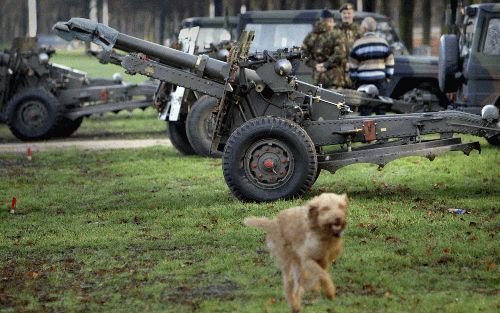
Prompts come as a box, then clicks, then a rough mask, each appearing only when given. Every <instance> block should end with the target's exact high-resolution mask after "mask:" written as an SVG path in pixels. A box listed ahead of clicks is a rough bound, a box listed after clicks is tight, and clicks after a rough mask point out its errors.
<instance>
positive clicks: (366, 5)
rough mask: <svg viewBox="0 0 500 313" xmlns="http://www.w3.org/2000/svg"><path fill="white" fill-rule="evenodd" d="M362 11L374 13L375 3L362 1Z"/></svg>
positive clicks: (368, 0) (371, 0)
mask: <svg viewBox="0 0 500 313" xmlns="http://www.w3.org/2000/svg"><path fill="white" fill-rule="evenodd" d="M363 11H365V12H375V1H374V0H363Z"/></svg>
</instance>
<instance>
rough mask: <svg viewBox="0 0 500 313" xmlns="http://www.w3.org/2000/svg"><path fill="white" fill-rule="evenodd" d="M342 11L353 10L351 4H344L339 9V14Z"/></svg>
mask: <svg viewBox="0 0 500 313" xmlns="http://www.w3.org/2000/svg"><path fill="white" fill-rule="evenodd" d="M344 10H354V5H353V4H352V3H344V4H343V5H342V6H341V7H340V9H339V12H342V11H344Z"/></svg>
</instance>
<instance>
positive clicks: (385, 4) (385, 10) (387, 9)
mask: <svg viewBox="0 0 500 313" xmlns="http://www.w3.org/2000/svg"><path fill="white" fill-rule="evenodd" d="M382 14H384V15H385V16H387V17H388V18H391V16H392V12H391V1H389V0H382Z"/></svg>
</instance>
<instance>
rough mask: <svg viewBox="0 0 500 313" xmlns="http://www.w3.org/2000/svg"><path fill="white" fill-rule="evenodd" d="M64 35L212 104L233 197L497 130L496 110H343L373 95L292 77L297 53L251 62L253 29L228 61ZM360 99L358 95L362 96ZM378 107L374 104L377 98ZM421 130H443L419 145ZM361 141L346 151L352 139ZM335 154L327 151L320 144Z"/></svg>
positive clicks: (281, 193) (92, 34)
mask: <svg viewBox="0 0 500 313" xmlns="http://www.w3.org/2000/svg"><path fill="white" fill-rule="evenodd" d="M54 29H55V30H56V31H57V32H58V33H59V35H60V36H61V37H63V38H65V39H80V40H85V41H92V42H94V43H96V44H99V45H100V46H102V47H103V48H104V49H108V50H109V49H111V48H113V47H114V48H117V49H120V50H123V51H125V52H128V53H129V54H128V55H127V56H125V57H123V60H122V63H121V65H122V66H123V67H124V68H125V69H126V70H127V71H128V72H129V73H132V74H135V73H139V74H142V75H146V76H149V77H153V78H157V79H159V80H161V81H166V82H170V83H173V84H176V85H179V86H183V87H186V88H190V89H192V90H196V91H198V92H201V93H204V94H207V95H210V96H212V97H215V98H217V99H218V106H217V108H216V110H215V111H214V113H213V114H214V115H215V116H216V118H215V129H214V133H213V141H212V148H213V149H216V150H219V151H223V159H222V169H223V173H224V178H225V180H226V183H227V185H228V187H229V189H230V190H231V192H232V193H233V195H235V196H236V197H237V198H238V199H240V200H249V201H272V200H276V199H280V198H285V199H287V198H293V197H298V196H301V195H303V194H304V193H306V192H307V191H308V190H309V188H310V187H311V186H312V185H313V184H314V182H315V180H316V178H317V177H318V175H319V172H320V170H322V169H324V170H328V171H330V172H332V173H334V172H335V171H336V170H338V169H339V168H341V167H343V166H346V165H349V164H353V163H360V162H364V163H374V164H378V165H379V166H381V167H383V166H384V165H385V164H387V163H388V162H390V161H392V160H395V159H398V158H401V157H405V156H424V157H427V158H428V159H430V160H433V159H434V158H435V156H436V155H439V154H442V153H445V152H447V151H463V152H464V153H465V154H467V155H468V154H469V153H470V152H471V151H472V150H473V149H477V150H480V145H479V143H478V142H471V143H462V142H461V139H460V138H453V136H452V135H453V133H464V134H472V135H476V136H483V137H487V138H489V137H492V136H495V135H497V134H498V133H499V132H500V125H499V124H498V116H499V114H498V108H497V107H495V106H492V105H490V106H487V107H485V110H484V111H487V113H488V114H486V115H485V116H484V118H482V117H481V116H477V115H473V114H468V113H464V112H455V111H443V112H432V113H413V114H400V115H388V116H385V115H384V116H368V117H357V116H352V115H350V114H349V113H350V111H351V110H350V106H351V105H357V104H359V103H360V102H362V101H364V102H365V103H364V104H366V103H367V102H369V101H370V97H369V96H368V95H367V94H364V93H352V92H349V93H348V92H336V91H331V90H326V89H323V88H321V87H318V86H314V85H311V84H308V83H305V82H302V81H300V80H297V79H296V78H295V77H294V76H293V75H291V73H292V72H293V66H294V63H296V62H300V60H299V59H298V53H297V51H288V50H283V51H278V52H276V53H268V52H264V53H263V54H262V55H260V56H252V57H251V56H249V54H248V51H249V45H250V44H251V41H252V36H253V34H252V33H244V34H243V35H242V38H241V39H240V42H239V43H238V45H236V46H235V47H234V48H233V49H232V50H231V53H230V56H229V60H228V62H221V61H218V60H215V59H211V58H209V57H207V56H203V55H200V56H193V55H190V54H186V53H183V52H180V51H176V50H173V49H170V48H167V47H163V46H160V45H156V44H153V43H150V42H147V41H144V40H141V39H138V38H134V37H130V36H127V35H125V34H121V33H119V32H118V31H116V30H115V29H112V28H110V27H107V26H105V25H102V24H98V23H96V22H92V21H89V20H86V19H79V18H73V19H71V20H69V21H68V22H65V23H62V22H60V23H57V24H56V25H55V26H54ZM360 96H361V97H360ZM376 101H379V100H376ZM426 134H440V138H439V139H435V140H425V139H423V138H422V136H423V135H426ZM356 142H359V143H363V144H362V145H360V146H356V147H353V143H356ZM331 145H337V146H339V147H340V149H339V150H336V151H333V152H327V151H326V149H324V147H325V146H331Z"/></svg>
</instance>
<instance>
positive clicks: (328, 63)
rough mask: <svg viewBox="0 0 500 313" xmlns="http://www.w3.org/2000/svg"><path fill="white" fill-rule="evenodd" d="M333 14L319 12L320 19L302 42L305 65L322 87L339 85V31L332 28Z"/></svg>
mask: <svg viewBox="0 0 500 313" xmlns="http://www.w3.org/2000/svg"><path fill="white" fill-rule="evenodd" d="M334 25H335V22H334V20H333V14H332V13H331V12H330V11H328V10H323V11H322V12H321V20H320V21H318V22H317V23H316V25H315V26H314V30H313V31H312V32H310V33H309V34H308V35H307V36H306V38H305V39H304V42H303V44H302V55H303V57H304V59H305V63H306V65H307V66H309V67H312V68H313V82H314V84H316V85H319V84H321V85H322V87H323V88H338V87H341V84H342V80H339V79H338V78H339V77H342V76H343V71H344V70H343V68H341V63H342V59H341V54H340V53H339V51H338V48H339V38H340V32H339V31H338V30H335V29H334Z"/></svg>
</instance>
